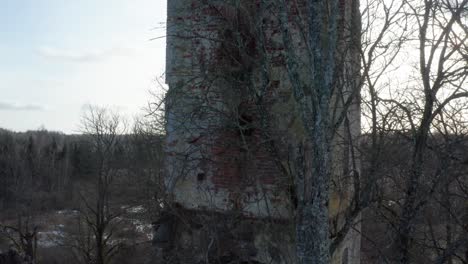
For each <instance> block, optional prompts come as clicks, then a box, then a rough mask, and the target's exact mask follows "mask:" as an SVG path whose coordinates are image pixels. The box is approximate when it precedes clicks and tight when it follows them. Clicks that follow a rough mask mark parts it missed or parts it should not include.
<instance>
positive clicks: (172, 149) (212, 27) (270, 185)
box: [160, 0, 360, 264]
mask: <svg viewBox="0 0 468 264" xmlns="http://www.w3.org/2000/svg"><path fill="white" fill-rule="evenodd" d="M351 2H352V1H341V4H342V7H341V11H342V17H343V19H342V20H341V22H340V23H345V21H346V20H347V19H349V17H350V15H351V12H350V10H348V9H350V5H351ZM235 3H238V5H237V6H236V5H235ZM303 3H304V2H303V1H298V6H296V8H293V7H292V6H291V7H290V8H291V10H290V11H291V12H292V13H294V12H300V11H298V10H300V8H301V4H303ZM259 8H260V1H245V0H241V1H232V2H230V1H202V0H200V1H197V0H170V1H168V24H167V28H168V30H167V33H168V36H167V62H166V67H167V70H166V76H167V79H166V82H167V84H168V85H169V92H168V96H167V98H168V101H167V104H166V108H167V127H166V131H167V135H166V146H167V154H168V155H167V167H166V175H167V176H166V189H167V190H168V193H169V194H170V195H171V198H172V199H173V202H174V203H177V204H178V205H180V208H179V209H177V211H183V212H184V216H180V215H179V216H175V215H174V217H175V219H177V220H174V221H176V222H177V224H176V226H177V228H176V230H175V231H174V232H175V233H174V234H175V235H174V239H175V241H174V247H175V248H177V249H178V250H177V252H187V254H188V258H190V257H193V258H194V259H199V260H200V261H202V260H205V261H206V260H207V259H208V260H209V261H211V260H213V261H214V262H209V263H230V262H229V261H231V262H232V263H238V262H239V261H258V263H294V262H295V261H294V255H295V254H294V225H293V224H292V223H293V222H294V220H293V219H294V215H295V209H296V204H295V203H296V202H297V200H296V197H297V192H306V191H307V190H306V189H301V188H297V187H296V186H295V183H294V180H293V178H292V177H293V175H294V174H295V172H296V170H298V169H299V167H298V166H297V163H298V162H299V161H298V159H299V158H304V159H310V157H307V156H305V157H301V155H302V153H307V151H304V149H307V148H309V149H310V144H309V143H308V142H307V140H306V136H305V131H304V128H303V127H304V126H303V124H302V121H301V118H300V117H299V114H298V109H297V107H298V106H297V105H296V103H295V100H294V97H293V95H292V88H291V84H290V82H289V77H288V74H287V70H286V68H285V63H286V61H285V48H284V45H283V44H282V32H281V28H280V27H279V26H278V25H277V21H275V20H274V18H273V17H270V16H266V15H262V16H260V15H258V14H259V13H260V12H259ZM296 15H298V14H296ZM290 23H291V24H290V25H289V26H290V28H291V32H292V35H293V36H296V37H294V38H293V40H294V41H296V42H298V43H297V46H298V47H301V45H302V47H304V44H301V42H300V38H299V36H298V34H299V32H298V28H297V25H296V24H295V23H294V22H293V21H291V22H290ZM258 25H261V31H259V29H258ZM343 30H344V29H343ZM259 32H261V34H260V33H259ZM343 34H345V33H343ZM261 38H262V39H261ZM260 47H262V48H260ZM304 55H305V54H304ZM304 63H305V62H304ZM345 67H350V66H349V65H348V66H345ZM265 72H266V73H265ZM264 74H266V75H268V78H267V81H266V82H265V80H266V79H265V78H264ZM302 74H304V75H305V74H308V73H307V72H302ZM258 94H260V95H261V96H260V97H259V96H258ZM349 120H350V122H351V130H352V134H353V135H357V134H359V129H360V128H359V126H360V124H359V107H358V105H357V104H356V107H354V108H352V111H351V112H350V113H349ZM339 134H340V135H338V136H337V137H336V138H337V139H336V140H335V142H334V149H333V153H334V155H333V156H334V166H333V171H334V175H333V177H334V179H333V184H331V185H332V189H333V190H332V195H331V197H330V204H329V206H330V218H331V219H336V220H333V221H335V222H336V223H335V226H341V225H343V220H342V216H341V214H342V213H343V211H344V209H345V208H347V207H348V206H349V205H350V200H351V199H352V195H353V191H352V187H351V186H352V182H351V181H350V180H349V178H350V176H349V174H350V172H349V166H350V164H349V163H350V153H349V149H348V147H347V145H346V142H345V141H346V138H347V136H346V131H344V129H341V130H340V132H339ZM305 164H308V163H307V162H305ZM301 169H304V171H305V175H304V176H305V178H304V182H303V185H302V186H309V185H308V181H310V179H311V175H310V172H311V171H312V170H311V168H307V167H306V168H301ZM187 212H190V213H189V214H188V215H189V216H190V217H189V218H187V217H186V215H185V214H186V213H187ZM227 216H229V217H227ZM230 217H233V219H229V218H230ZM226 218H228V220H229V221H226V220H227V219H226ZM234 219H235V220H236V221H234ZM185 220H187V221H188V220H190V221H189V222H196V224H195V226H198V225H201V226H202V227H200V228H198V229H197V228H193V224H188V225H187V223H185V225H184V224H182V223H184V221H185ZM232 221H234V222H235V223H234V222H232ZM331 221H332V220H331ZM270 222H274V224H273V223H270ZM207 223H210V224H207ZM248 225H251V227H248V228H247V227H246V226H248ZM252 227H254V228H252ZM355 228H356V229H357V230H359V224H357V225H356V226H355ZM246 230H248V232H247V231H246ZM160 232H162V231H160ZM250 233H251V235H250ZM281 238H284V240H282V239H281ZM211 241H214V242H212V243H215V242H216V243H217V245H216V247H215V249H216V254H215V253H214V252H213V250H215V249H213V248H212V247H213V245H211V246H210V242H211ZM275 241H276V242H275ZM359 248H360V236H359V235H358V232H357V231H356V232H354V231H353V232H351V233H350V234H348V236H347V238H346V239H345V242H343V245H342V246H341V247H340V248H339V249H338V250H337V252H336V253H335V255H334V256H333V261H334V263H341V262H343V263H345V262H346V261H347V262H348V263H349V264H351V263H359ZM184 254H185V253H184ZM344 255H346V256H344ZM213 256H216V257H217V258H218V259H217V260H216V261H217V262H216V261H215V260H214V259H210V258H212V257H213ZM223 259H224V260H223ZM228 260H229V261H228ZM223 261H226V262H223ZM234 261H238V262H234ZM183 263H197V262H183ZM204 263H206V262H204ZM245 263H249V262H245Z"/></svg>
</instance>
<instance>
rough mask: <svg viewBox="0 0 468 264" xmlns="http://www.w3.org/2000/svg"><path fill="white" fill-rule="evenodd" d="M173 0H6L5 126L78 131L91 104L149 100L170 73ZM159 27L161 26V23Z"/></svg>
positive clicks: (126, 105) (0, 116)
mask: <svg viewBox="0 0 468 264" xmlns="http://www.w3.org/2000/svg"><path fill="white" fill-rule="evenodd" d="M165 20H166V0H75V1H71V0H70V1H68V0H1V7H0V58H1V62H0V127H2V128H7V129H12V130H15V131H25V130H30V129H37V128H39V127H41V126H43V127H45V128H46V129H48V130H58V131H63V132H66V133H73V132H75V131H76V130H77V128H78V122H79V117H80V113H81V110H82V107H83V105H86V104H94V105H101V106H110V107H113V108H118V109H120V110H121V111H122V112H124V113H125V114H126V115H128V116H132V115H134V114H136V113H137V112H138V111H139V110H140V109H141V107H143V106H144V105H145V102H146V100H147V98H148V93H147V92H148V90H149V89H150V88H152V87H155V85H154V81H153V80H154V78H155V77H156V76H160V75H161V74H162V73H163V72H164V62H165V59H164V55H165V39H164V38H160V39H157V40H153V41H150V39H151V38H155V37H160V36H163V35H164V29H163V25H164V24H162V23H164V22H165ZM154 28H156V29H154Z"/></svg>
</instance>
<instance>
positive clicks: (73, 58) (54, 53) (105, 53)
mask: <svg viewBox="0 0 468 264" xmlns="http://www.w3.org/2000/svg"><path fill="white" fill-rule="evenodd" d="M37 51H38V53H39V55H41V56H42V57H44V58H47V59H54V60H60V61H66V62H95V61H102V60H106V59H109V58H112V57H116V56H129V55H132V53H133V52H134V50H133V49H131V48H129V47H115V48H110V49H102V50H99V49H96V50H69V49H61V48H56V47H50V46H43V47H40V48H39V49H38V50H37Z"/></svg>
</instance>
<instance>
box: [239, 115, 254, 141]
mask: <svg viewBox="0 0 468 264" xmlns="http://www.w3.org/2000/svg"><path fill="white" fill-rule="evenodd" d="M252 121H253V118H252V117H251V116H249V115H246V114H242V115H240V117H239V133H240V134H241V135H244V136H252V135H253V133H254V130H255V129H254V127H253V124H252Z"/></svg>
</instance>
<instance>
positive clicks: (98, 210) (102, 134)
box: [72, 106, 126, 264]
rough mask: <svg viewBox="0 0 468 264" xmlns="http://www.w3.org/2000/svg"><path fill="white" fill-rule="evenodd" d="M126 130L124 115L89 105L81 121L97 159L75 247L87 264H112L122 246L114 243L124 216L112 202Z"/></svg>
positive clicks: (86, 190)
mask: <svg viewBox="0 0 468 264" xmlns="http://www.w3.org/2000/svg"><path fill="white" fill-rule="evenodd" d="M125 129H126V126H125V123H124V122H123V119H122V118H121V116H119V115H118V114H117V113H114V112H112V111H111V110H109V109H106V108H100V107H96V106H89V107H88V108H87V109H86V112H85V113H84V114H83V117H82V120H81V131H82V133H83V134H84V135H86V136H88V137H89V138H90V140H91V142H92V145H93V154H94V156H95V157H96V161H95V162H96V171H95V175H94V182H93V183H92V184H91V185H90V186H84V188H83V190H82V191H81V193H80V196H81V201H82V203H83V206H84V207H83V209H82V210H80V218H82V220H83V221H84V222H83V223H82V222H81V220H80V223H79V227H80V230H81V232H79V234H78V237H77V240H78V241H77V242H78V243H76V244H75V245H72V247H73V248H75V249H78V251H79V254H81V257H82V258H83V260H84V261H85V262H86V263H88V262H93V263H97V264H107V263H110V261H111V259H112V257H113V256H115V254H116V253H117V252H118V249H119V247H120V246H121V245H120V243H119V242H116V241H112V239H113V234H114V231H115V228H116V225H115V224H116V223H115V222H116V221H117V217H118V216H119V215H120V214H121V210H120V207H119V206H116V205H115V204H113V203H112V202H113V201H112V194H113V193H112V187H113V181H114V179H115V177H116V175H117V173H118V171H117V169H116V166H115V157H116V156H115V151H116V147H117V145H118V144H119V142H120V140H121V136H122V135H123V134H124V133H125Z"/></svg>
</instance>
